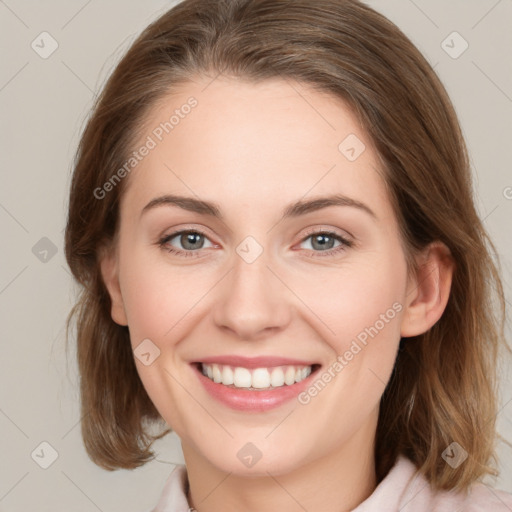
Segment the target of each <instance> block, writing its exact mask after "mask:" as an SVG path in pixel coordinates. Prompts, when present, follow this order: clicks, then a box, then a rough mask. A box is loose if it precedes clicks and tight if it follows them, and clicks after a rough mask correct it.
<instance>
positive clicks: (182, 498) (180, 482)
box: [151, 456, 512, 512]
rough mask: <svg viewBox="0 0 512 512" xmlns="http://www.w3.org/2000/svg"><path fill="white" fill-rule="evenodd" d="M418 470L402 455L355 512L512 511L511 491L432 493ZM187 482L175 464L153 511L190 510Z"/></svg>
mask: <svg viewBox="0 0 512 512" xmlns="http://www.w3.org/2000/svg"><path fill="white" fill-rule="evenodd" d="M415 473H416V468H415V466H414V465H413V464H412V462H411V461H409V459H407V458H405V457H403V456H401V457H400V458H399V459H398V460H397V462H396V464H395V465H394V466H393V468H392V469H391V470H390V472H389V473H388V474H387V475H386V477H385V478H384V479H383V480H382V482H380V484H379V485H378V486H377V488H376V489H375V491H373V494H372V495H371V496H369V497H368V498H367V499H366V500H365V501H363V502H362V503H361V504H360V505H359V506H357V507H356V508H355V509H353V510H352V512H512V494H509V493H507V492H504V491H497V490H495V489H493V488H491V487H488V486H486V485H484V484H482V483H475V484H474V485H473V487H472V489H471V491H470V492H469V493H468V494H467V495H466V494H462V493H456V492H453V491H440V492H433V491H432V490H431V489H430V488H429V485H428V482H427V480H426V479H425V478H424V477H423V476H421V475H419V474H415ZM186 484H187V470H186V468H185V466H183V465H179V466H176V468H175V469H174V471H173V472H172V473H171V475H170V476H169V478H168V479H167V482H166V483H165V487H164V490H163V493H162V495H161V497H160V501H159V502H158V504H157V506H156V507H155V508H154V509H153V510H152V511H151V512H188V510H189V504H188V503H187V498H186V494H185V489H186Z"/></svg>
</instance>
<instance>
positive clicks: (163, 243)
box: [158, 229, 353, 258]
mask: <svg viewBox="0 0 512 512" xmlns="http://www.w3.org/2000/svg"><path fill="white" fill-rule="evenodd" d="M185 233H188V234H190V233H193V234H198V235H201V236H204V237H205V238H208V236H207V234H206V233H204V232H203V231H201V230H200V229H184V230H181V231H175V232H173V233H170V234H168V235H165V236H164V237H163V238H161V239H160V240H159V241H158V245H159V246H160V247H161V248H162V249H164V250H166V251H167V252H169V253H172V254H175V255H176V256H180V257H181V256H183V257H186V258H187V257H188V258H190V257H196V258H197V257H200V256H199V255H198V254H197V253H199V252H200V249H199V250H195V251H185V250H182V249H176V248H175V247H173V246H171V245H168V243H169V241H170V240H172V239H173V238H175V237H176V236H178V235H182V234H185ZM313 235H327V236H329V237H331V238H334V239H335V240H337V241H339V242H340V245H339V246H338V247H335V248H332V249H327V250H325V251H314V250H312V249H307V250H309V251H310V252H311V255H310V257H313V258H325V257H329V256H334V255H336V254H338V253H341V252H342V251H345V250H347V249H348V248H350V247H352V246H353V242H352V241H350V240H347V239H346V238H344V237H343V236H341V235H339V234H338V233H335V232H333V231H328V230H311V231H309V232H307V233H306V235H305V236H304V238H302V240H301V242H300V243H301V244H302V243H303V242H305V241H306V240H307V239H308V238H310V237H311V236H313Z"/></svg>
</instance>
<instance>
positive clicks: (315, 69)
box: [66, 0, 512, 512]
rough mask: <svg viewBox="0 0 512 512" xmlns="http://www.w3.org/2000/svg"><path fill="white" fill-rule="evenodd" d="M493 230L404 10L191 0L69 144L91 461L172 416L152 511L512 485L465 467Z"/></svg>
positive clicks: (439, 496)
mask: <svg viewBox="0 0 512 512" xmlns="http://www.w3.org/2000/svg"><path fill="white" fill-rule="evenodd" d="M492 249H493V246H492V243H491V242H490V241H489V239H488V237H487V234H486V232H485V230H484V228H483V226H482V223H481V221H480V220H479V218H478V216H477V214H476V211H475V207H474V204H473V200H472V190H471V180H470V169H469V163H468V157H467V152H466V148H465V144H464V141H463V138H462V135H461V131H460V128H459V124H458V122H457V119H456V116H455V113H454V110H453V107H452V105H451V103H450V100H449V99H448V97H447V95H446V92H445V90H444V88H443V86H442V85H441V84H440V82H439V80H438V78H437V76H436V75H435V73H434V72H433V70H432V69H431V67H430V66H429V65H428V63H427V62H426V61H425V59H424V58H423V57H422V56H421V54H420V53H419V51H418V50H417V49H416V48H415V47H414V46H413V45H412V43H411V42H410V41H409V40H408V39H407V38H406V37H405V36H404V35H403V34H402V33H401V32H400V31H399V29H398V28H397V27H396V26H395V25H393V24H392V23H391V22H389V21H388V20H387V19H385V18H384V17H383V16H381V15H380V14H378V13H376V12H375V11H373V10H372V9H370V8H369V7H367V6H365V5H364V4H362V3H359V2H357V1H354V0H319V1H316V2H309V1H307V0H294V1H286V0H230V1H226V0H214V1H209V2H202V1H199V0H186V1H184V2H182V3H181V4H179V5H177V6H176V7H174V8H173V9H171V10H170V11H169V12H167V13H166V14H164V15H163V16H161V17H160V18H159V19H158V20H157V21H155V22H154V23H153V24H152V25H150V26H149V27H148V28H147V29H146V30H145V31H144V32H143V33H142V35H141V36H140V37H139V38H138V39H137V41H135V43H134V44H133V45H132V47H131V48H130V50H129V51H128V53H127V54H126V56H125V57H124V58H123V59H122V61H121V62H120V64H119V65H118V66H117V68H116V69H115V71H114V73H113V74H112V76H111V77H110V79H109V81H108V83H107V84H106V86H105V88H104V90H103V92H102V94H101V95H100V97H99V98H98V102H97V105H96V106H95V109H94V112H93V115H92V117H91V118H90V120H89V122H88V124H87V127H86V129H85V131H84V133H83V136H82V140H81V142H80V147H79V150H78V153H77V159H76V165H75V170H74V175H73V181H72V186H71V193H70V204H69V217H68V225H67V229H66V255H67V259H68V263H69V265H70V268H71V269H72V271H73V274H74V276H75V277H76V279H77V280H78V282H79V283H81V284H82V285H83V292H82V295H81V297H80V300H79V302H78V303H77V305H76V307H75V309H74V311H73V313H74V317H76V320H77V343H78V362H79V368H80V372H81V398H82V408H83V412H84V415H83V420H82V432H83V439H84V443H85V446H86V449H87V451H88V453H89V455H90V457H91V459H92V460H93V461H94V462H96V463H97V464H98V465H100V466H102V467H104V468H106V469H115V468H134V467H137V466H140V465H142V464H144V463H145V462H147V461H148V460H150V458H151V457H152V455H153V453H152V452H151V450H150V446H151V443H152V441H153V440H155V439H158V438H160V437H162V436H163V435H165V434H166V433H167V432H169V430H168V429H166V430H164V431H163V432H161V433H160V434H158V435H156V436H153V435H151V434H150V433H149V432H148V430H147V427H148V425H147V424H146V422H149V423H155V424H160V425H161V426H162V427H165V425H166V424H167V425H168V426H169V427H170V428H171V429H172V430H174V431H175V432H176V433H177V434H178V436H179V437H180V439H181V442H182V448H183V454H184V458H185V461H186V467H185V466H180V467H178V468H177V469H176V470H175V471H174V472H173V473H172V474H171V475H170V477H169V480H168V482H167V484H166V487H165V489H164V491H163V493H162V495H161V497H160V501H159V503H158V505H157V507H156V509H155V510H156V511H171V510H172V511H182V510H187V509H188V508H189V507H190V508H191V509H193V510H197V511H198V512H216V511H218V510H247V511H256V510H275V509H281V510H287V511H292V510H293V511H294V510H322V511H326V512H330V511H333V512H334V511H340V510H356V511H357V512H362V511H371V510H380V511H382V510H415V511H423V510H424V511H427V510H428V511H432V510H435V511H441V510H459V509H460V510H475V511H476V510H496V511H501V510H503V511H505V510H509V509H512V498H511V497H510V496H509V495H508V494H506V493H504V492H499V491H494V490H493V491H491V490H490V489H489V488H488V487H486V486H485V485H483V484H481V483H478V481H479V479H480V478H481V477H482V476H484V475H485V474H488V473H492V472H493V471H494V470H493V468H492V464H491V463H492V460H493V457H494V443H495V437H496V432H495V418H496V414H497V405H496V396H495V380H496V362H497V355H498V353H499V349H500V347H501V346H505V345H504V341H503V317H504V298H503V290H502V285H501V282H500V278H499V275H498V272H497V270H496V266H495V264H494V262H493V259H492V257H491V251H492ZM495 299H496V300H495ZM491 304H492V307H491ZM496 305H497V306H496ZM85 413H88V414H85Z"/></svg>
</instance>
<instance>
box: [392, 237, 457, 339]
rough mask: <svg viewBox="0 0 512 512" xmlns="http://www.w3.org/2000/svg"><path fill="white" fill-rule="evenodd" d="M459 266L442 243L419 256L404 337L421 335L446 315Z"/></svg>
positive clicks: (410, 286)
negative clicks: (454, 276) (453, 281)
mask: <svg viewBox="0 0 512 512" xmlns="http://www.w3.org/2000/svg"><path fill="white" fill-rule="evenodd" d="M454 267H455V263H454V261H453V258H452V256H451V253H450V250H449V249H448V247H446V245H445V244H443V243H442V242H433V243H432V244H430V245H429V246H428V247H427V248H426V249H425V250H424V251H423V253H422V254H421V255H420V256H419V261H418V271H417V273H416V275H415V276H414V279H410V280H409V284H408V289H407V295H406V297H405V301H404V302H405V306H406V307H405V311H404V315H403V317H402V325H401V331H400V335H401V336H402V337H410V336H418V335H420V334H423V333H425V332H426V331H428V330H429V329H430V328H431V327H432V326H433V325H434V324H435V323H436V322H437V321H438V320H439V319H440V318H441V316H442V314H443V312H444V310H445V308H446V304H447V303H448V298H449V296H450V289H451V284H452V278H453V272H454Z"/></svg>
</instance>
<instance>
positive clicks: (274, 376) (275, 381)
mask: <svg viewBox="0 0 512 512" xmlns="http://www.w3.org/2000/svg"><path fill="white" fill-rule="evenodd" d="M283 384H284V372H283V370H282V368H274V369H273V370H272V373H271V375H270V385H271V386H272V387H274V388H279V387H281V386H282V385H283Z"/></svg>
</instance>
